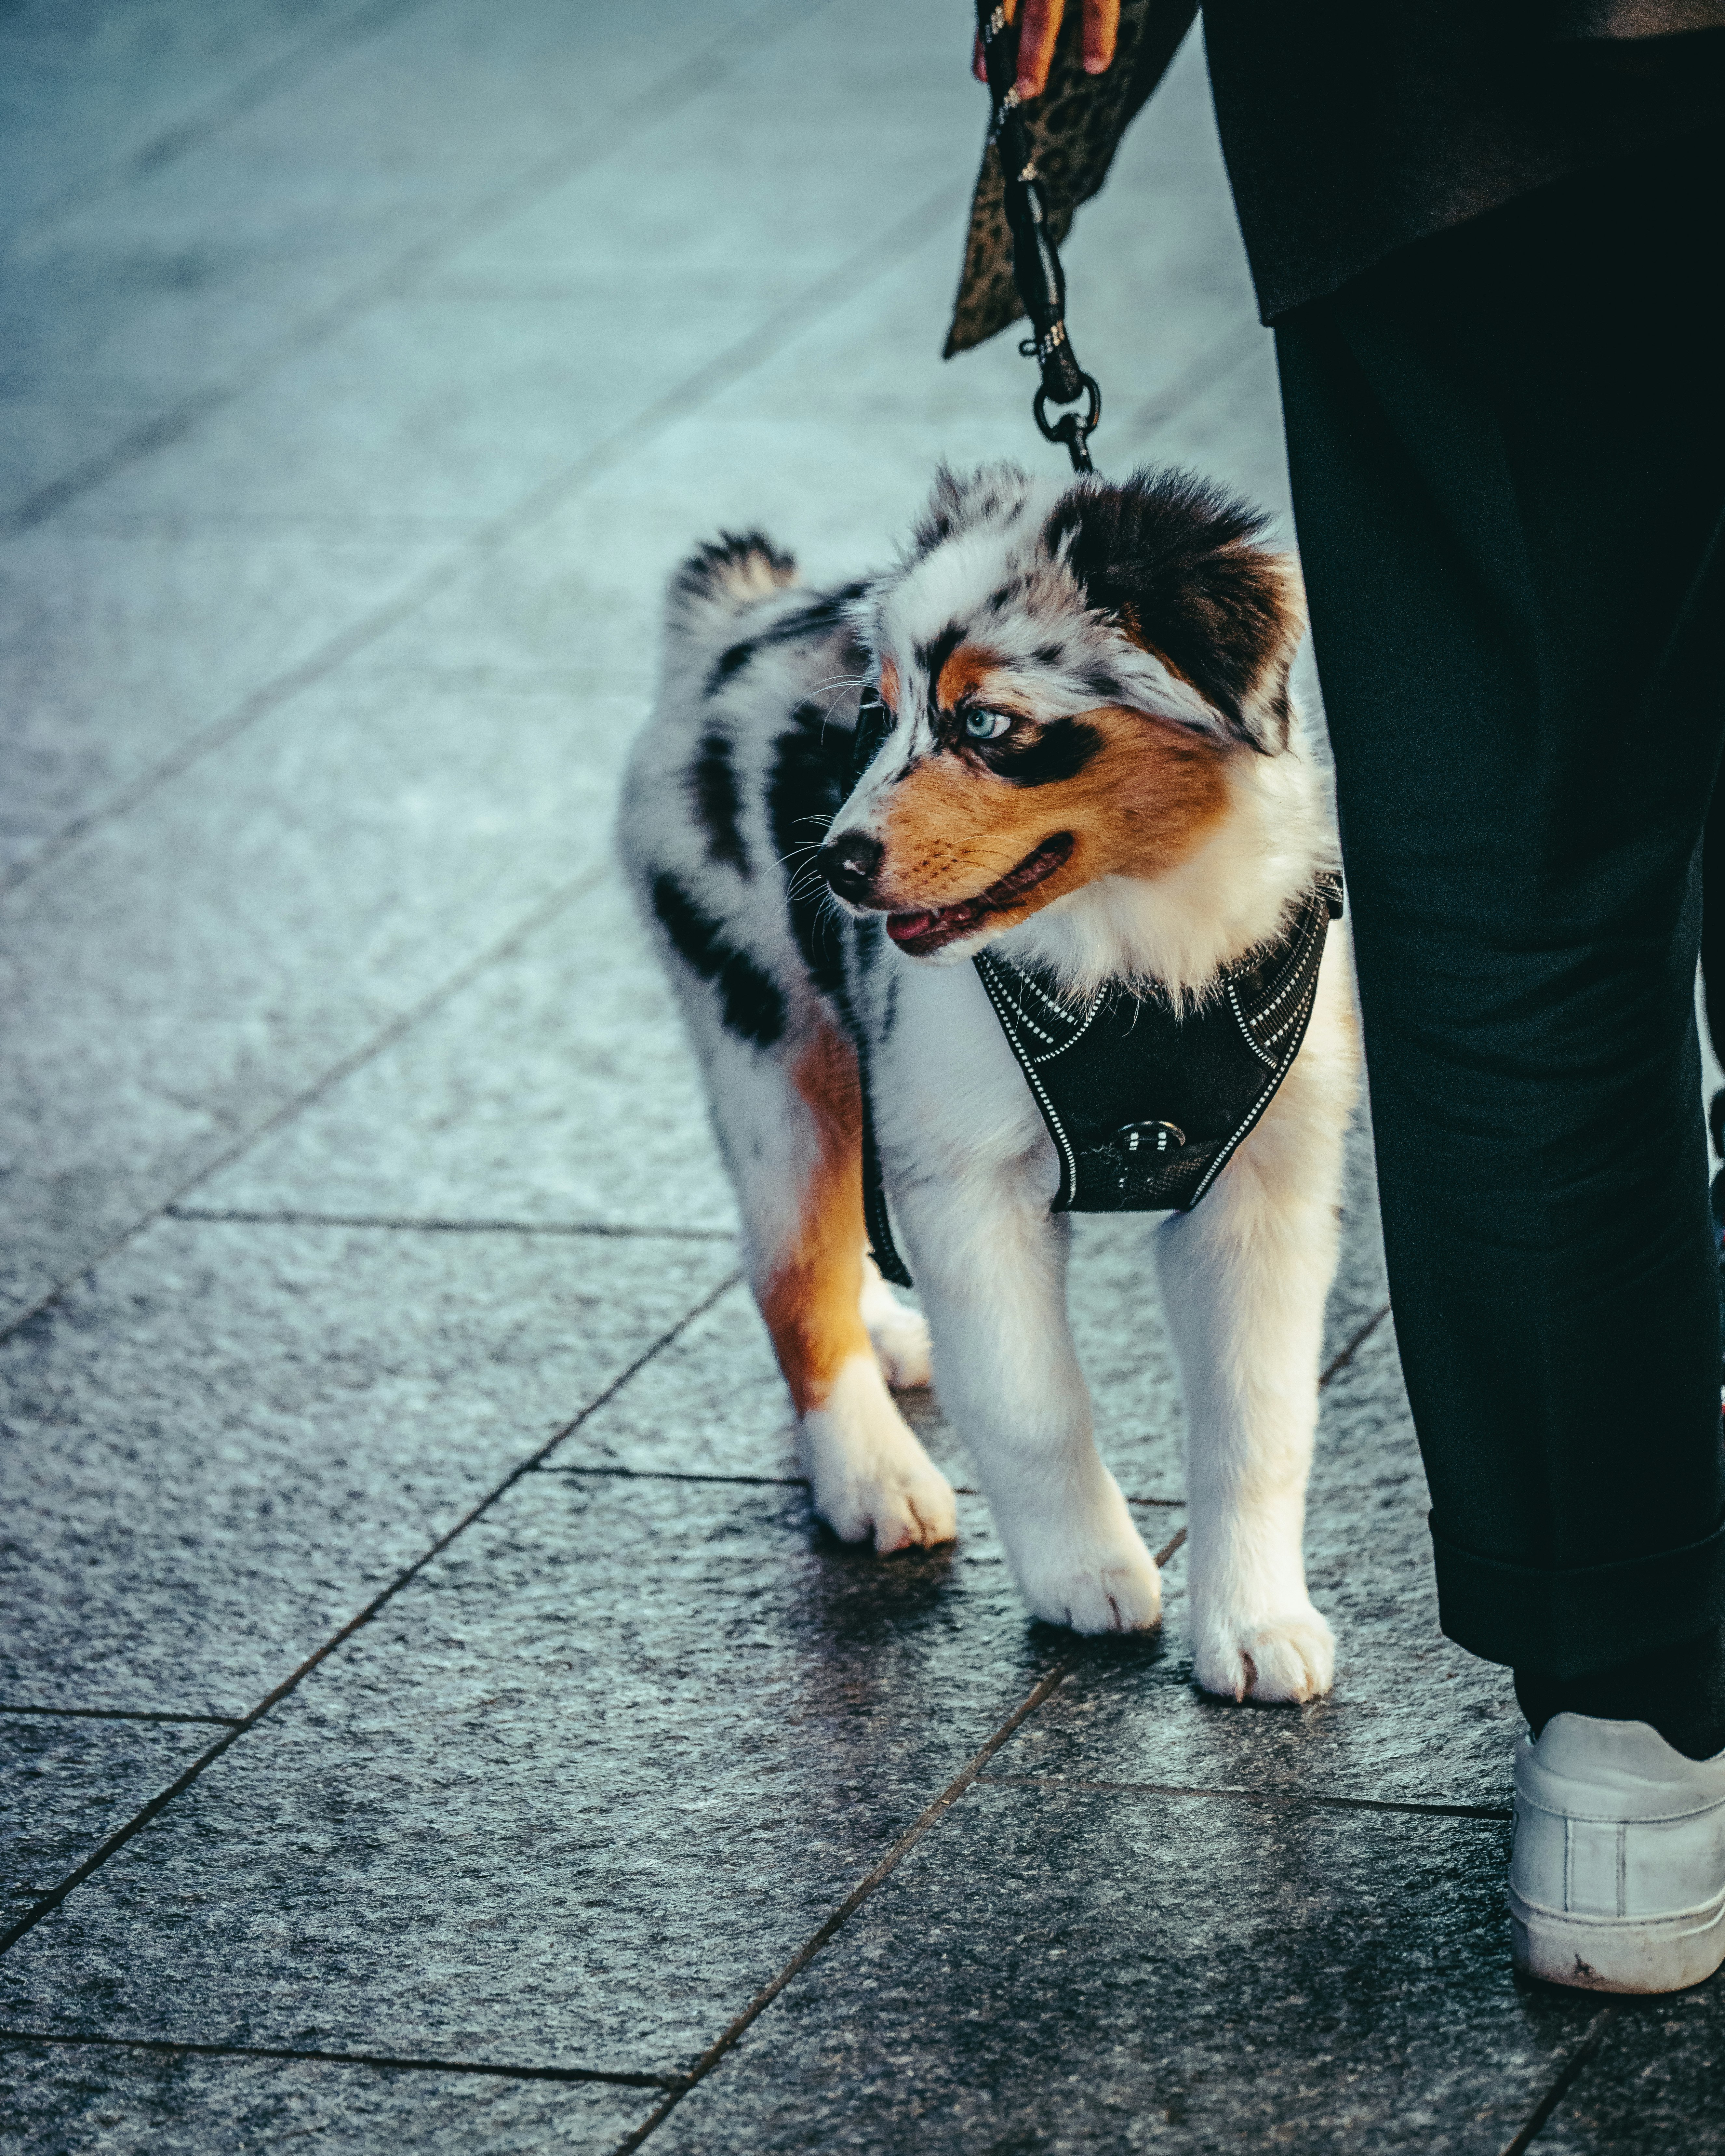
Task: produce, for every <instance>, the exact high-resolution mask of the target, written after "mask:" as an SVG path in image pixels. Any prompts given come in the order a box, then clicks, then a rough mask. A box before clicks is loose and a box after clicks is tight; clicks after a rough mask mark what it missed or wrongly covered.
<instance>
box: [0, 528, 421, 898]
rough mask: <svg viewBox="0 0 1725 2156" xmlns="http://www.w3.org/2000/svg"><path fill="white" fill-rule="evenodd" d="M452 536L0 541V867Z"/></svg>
mask: <svg viewBox="0 0 1725 2156" xmlns="http://www.w3.org/2000/svg"><path fill="white" fill-rule="evenodd" d="M448 543H449V542H448V538H447V536H443V537H439V536H434V535H428V534H427V533H425V532H423V531H419V532H416V531H411V530H408V531H401V530H397V531H393V532H391V533H389V534H388V536H382V537H377V536H373V537H372V538H369V539H367V538H363V537H359V536H355V535H354V534H352V532H345V531H342V530H341V528H340V527H339V526H336V525H335V524H333V523H331V525H330V526H326V528H323V529H321V530H317V529H311V530H292V529H284V530H277V531H265V532H249V533H247V534H245V535H244V536H236V535H235V534H234V532H232V531H228V532H227V533H225V534H222V535H218V534H215V533H212V532H208V531H205V532H203V533H201V534H189V533H174V532H172V531H155V532H147V533H145V532H136V533H130V534H120V533H115V532H77V533H74V532H68V531H60V530H57V529H45V530H40V531H34V532H32V533H30V534H29V535H28V536H27V537H25V538H23V539H19V540H16V541H14V542H13V543H12V544H11V545H10V546H8V547H4V548H0V624H4V626H3V628H0V698H3V699H4V702H5V706H6V709H7V712H8V726H7V734H8V784H7V789H6V797H5V801H4V804H3V806H0V875H4V874H6V873H8V872H9V871H10V872H16V871H18V870H22V869H23V868H25V867H26V866H27V865H28V864H30V863H31V862H32V861H33V860H35V859H36V858H37V857H38V855H39V853H40V850H41V849H42V848H43V847H44V845H45V844H48V843H49V842H50V841H52V840H53V839H54V838H55V837H56V836H58V835H59V834H60V833H62V832H63V831H64V829H66V827H67V826H68V825H69V824H72V823H74V821H76V820H79V819H83V818H85V817H86V816H88V815H90V814H93V813H96V812H100V810H101V809H102V808H104V807H105V806H106V805H107V804H110V803H113V802H114V800H115V798H116V795H118V794H119V793H120V792H121V789H123V788H126V787H128V786H130V785H131V784H133V783H136V781H138V780H139V779H141V778H144V777H146V775H147V774H148V773H150V772H151V770H152V769H153V768H154V767H156V766H157V765H158V764H159V763H160V762H161V760H162V758H163V757H167V756H169V755H171V754H172V753H173V752H176V751H178V750H182V749H183V748H184V747H186V746H187V744H188V743H190V742H193V740H195V738H196V737H198V735H199V734H200V733H201V732H202V731H203V730H204V729H206V728H208V727H209V726H213V725H215V724H217V723H218V722H219V721H223V720H224V719H227V718H228V717H229V716H231V715H233V714H234V712H235V711H238V710H239V707H240V706H242V705H243V704H244V701H245V699H246V698H247V697H249V696H251V695H252V694H254V692H255V691H257V690H260V689H262V688H264V686H265V685H267V684H269V683H270V682H272V681H274V680H276V679H277V678H278V677H279V676H280V675H282V674H284V673H285V672H286V671H288V670H291V669H293V668H295V667H296V666H298V665H303V664H304V663H305V661H306V660H309V659H311V657H312V656H313V654H316V653H317V652H318V651H320V650H321V649H322V648H323V647H324V646H325V645H326V644H327V643H328V641H329V639H331V637H333V636H335V635H336V634H338V632H339V631H341V629H344V628H345V627H346V626H347V624H348V623H349V622H350V621H351V620H352V619H353V618H354V616H355V614H356V613H359V612H363V611H364V610H365V609H366V608H370V607H375V606H380V605H387V604H388V603H389V602H390V600H391V599H393V598H395V597H396V596H397V595H398V593H400V592H401V591H402V590H403V589H404V588H406V587H407V586H408V584H409V583H412V582H413V579H414V578H416V577H418V575H419V574H420V573H421V572H423V571H424V569H425V568H426V567H429V565H430V563H431V562H434V561H435V560H437V559H439V557H441V556H442V554H443V553H444V552H445V551H446V549H447V547H448ZM212 621H219V622H220V624H222V633H221V634H220V635H219V636H214V637H213V636H211V635H210V634H209V625H210V624H211V622H212Z"/></svg>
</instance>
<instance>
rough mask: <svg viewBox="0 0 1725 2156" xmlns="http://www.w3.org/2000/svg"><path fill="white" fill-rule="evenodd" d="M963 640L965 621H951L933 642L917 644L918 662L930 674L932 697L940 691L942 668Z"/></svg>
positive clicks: (929, 683)
mask: <svg viewBox="0 0 1725 2156" xmlns="http://www.w3.org/2000/svg"><path fill="white" fill-rule="evenodd" d="M963 641H964V624H963V622H960V621H949V622H948V623H947V625H946V627H945V628H944V629H942V631H941V633H940V634H939V635H938V636H937V637H936V638H935V639H934V640H933V641H932V643H930V644H918V645H917V646H916V664H917V665H919V666H920V667H921V668H922V670H923V672H924V673H925V674H926V675H927V676H928V687H929V693H930V696H931V697H932V696H934V695H936V694H937V693H938V688H939V683H940V678H941V673H942V669H943V668H944V667H945V665H946V663H947V660H949V659H950V658H951V657H952V654H953V653H954V652H955V651H956V650H957V649H958V647H959V645H960V644H963Z"/></svg>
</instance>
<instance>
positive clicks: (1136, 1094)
mask: <svg viewBox="0 0 1725 2156" xmlns="http://www.w3.org/2000/svg"><path fill="white" fill-rule="evenodd" d="M1342 902H1343V890H1342V879H1341V877H1340V876H1339V875H1335V874H1334V873H1332V872H1331V871H1329V870H1326V871H1324V872H1323V873H1322V874H1320V875H1317V876H1316V877H1315V878H1314V879H1313V884H1312V890H1311V891H1310V892H1309V893H1308V894H1307V898H1306V901H1305V902H1304V904H1303V905H1302V906H1301V908H1300V911H1299V913H1298V915H1297V916H1296V918H1295V920H1294V921H1293V923H1292V924H1291V927H1289V929H1288V931H1287V932H1286V934H1285V935H1283V936H1282V937H1280V938H1279V939H1278V940H1277V942H1276V943H1275V944H1273V945H1272V946H1271V947H1269V948H1268V949H1267V950H1262V951H1260V952H1256V953H1255V954H1253V955H1251V956H1250V957H1249V959H1248V961H1247V962H1245V963H1243V964H1241V965H1239V966H1236V967H1235V968H1231V969H1230V971H1229V973H1226V974H1225V975H1224V978H1223V980H1222V983H1221V984H1220V993H1219V994H1218V995H1217V996H1216V997H1214V998H1213V999H1212V1000H1211V1001H1210V1002H1209V1004H1206V1005H1205V1007H1204V1009H1202V1010H1200V1011H1199V1012H1196V1013H1194V1014H1189V1016H1187V1017H1185V1018H1183V1019H1181V1018H1177V1017H1176V1016H1175V1015H1174V1014H1173V1012H1172V1011H1171V1010H1170V1009H1168V1006H1167V1004H1165V1003H1164V1002H1163V1001H1162V999H1161V998H1159V997H1157V996H1155V995H1154V994H1151V995H1142V994H1140V993H1138V992H1137V990H1136V989H1135V988H1132V987H1131V986H1130V985H1129V984H1127V983H1123V982H1114V983H1109V984H1107V985H1106V986H1105V987H1104V988H1101V990H1099V991H1098V992H1097V993H1096V995H1095V996H1094V997H1093V998H1091V1001H1090V1002H1089V1004H1087V1005H1086V1007H1085V1008H1084V1009H1073V1008H1072V1007H1071V1006H1070V1004H1065V1003H1063V1002H1062V1001H1061V1000H1060V998H1059V997H1058V996H1056V995H1055V993H1053V992H1052V989H1051V988H1050V987H1045V985H1044V984H1043V983H1041V982H1040V981H1039V980H1038V979H1037V978H1036V976H1035V975H1034V973H1029V972H1028V971H1026V970H1025V969H1024V968H1022V967H1019V966H1015V965H1014V964H1013V963H1012V962H1010V961H1009V960H1008V959H1004V958H1002V957H999V956H998V955H997V954H996V953H994V952H988V951H983V952H978V955H977V957H976V958H975V960H974V961H973V963H974V964H975V967H976V969H977V973H978V977H979V978H980V979H981V981H982V983H983V988H984V989H985V990H986V991H987V993H988V1000H989V1002H990V1003H991V1004H993V1009H994V1014H995V1016H996V1017H997V1018H998V1019H999V1021H1000V1029H1001V1031H1002V1032H1003V1033H1004V1034H1005V1036H1006V1040H1007V1045H1009V1047H1010V1049H1011V1050H1012V1052H1013V1055H1014V1058H1015V1059H1016V1060H1017V1062H1018V1065H1019V1069H1020V1070H1022V1071H1023V1073H1024V1081H1025V1083H1026V1084H1027V1085H1028V1086H1029V1089H1030V1094H1031V1097H1032V1098H1033V1099H1034V1101H1035V1103H1036V1106H1037V1108H1038V1110H1039V1111H1040V1114H1041V1116H1042V1119H1043V1122H1045V1124H1046V1125H1047V1127H1048V1132H1049V1136H1050V1138H1052V1140H1053V1141H1054V1147H1055V1157H1056V1158H1057V1160H1058V1162H1059V1164H1060V1187H1059V1188H1058V1190H1057V1191H1056V1193H1055V1198H1054V1200H1053V1204H1052V1205H1051V1206H1050V1210H1051V1211H1053V1212H1056V1213H1065V1212H1081V1213H1113V1212H1132V1213H1146V1212H1159V1213H1165V1212H1183V1213H1189V1212H1190V1211H1191V1210H1192V1209H1193V1207H1194V1206H1195V1205H1196V1204H1198V1203H1199V1200H1200V1199H1202V1198H1203V1197H1204V1195H1205V1193H1207V1192H1208V1191H1209V1190H1210V1189H1211V1188H1213V1187H1214V1183H1215V1181H1216V1178H1217V1177H1218V1176H1219V1175H1220V1173H1222V1170H1223V1169H1224V1168H1225V1167H1226V1166H1227V1165H1228V1163H1229V1162H1230V1160H1231V1159H1232V1158H1234V1155H1235V1152H1236V1151H1237V1150H1238V1149H1239V1147H1240V1146H1241V1145H1242V1144H1243V1143H1244V1142H1245V1139H1246V1138H1247V1137H1249V1136H1250V1133H1251V1132H1252V1131H1253V1130H1254V1129H1255V1127H1256V1126H1257V1124H1258V1122H1259V1121H1260V1118H1261V1117H1262V1116H1263V1115H1264V1113H1265V1111H1266V1109H1267V1108H1268V1107H1269V1106H1270V1103H1271V1101H1273V1100H1274V1099H1275V1097H1276V1093H1277V1091H1278V1090H1279V1089H1280V1087H1281V1082H1282V1081H1283V1080H1284V1079H1285V1078H1286V1075H1287V1074H1288V1072H1289V1071H1290V1070H1291V1069H1292V1067H1293V1063H1294V1059H1295V1057H1296V1055H1298V1054H1299V1052H1300V1048H1301V1044H1302V1043H1303V1041H1304V1040H1305V1038H1306V1032H1307V1026H1308V1025H1309V1024H1310V1023H1311V1019H1312V1008H1313V1005H1314V1004H1315V1003H1316V1000H1317V981H1318V973H1319V969H1320V968H1321V967H1322V963H1323V954H1324V947H1325V943H1326V942H1327V936H1328V931H1329V925H1330V922H1331V921H1332V920H1335V919H1337V918H1338V917H1339V916H1340V914H1341V911H1342ZM858 1060H859V1065H860V1070H861V1073H862V1089H863V1126H862V1164H863V1218H864V1221H865V1224H866V1226H867V1229H868V1233H869V1240H870V1244H871V1245H872V1248H873V1253H874V1259H875V1264H876V1265H878V1266H879V1267H880V1271H881V1273H882V1275H883V1276H885V1277H886V1279H887V1280H890V1281H893V1282H895V1283H896V1285H897V1286H900V1287H909V1286H910V1285H911V1277H910V1274H909V1271H908V1270H907V1269H906V1265H905V1262H904V1260H903V1258H902V1257H901V1255H900V1254H899V1250H898V1247H897V1245H896V1243H895V1242H894V1240H893V1236H892V1223H891V1218H890V1216H889V1214H888V1211H887V1204H886V1185H885V1182H884V1179H883V1177H882V1173H881V1168H880V1153H879V1150H878V1148H877V1147H876V1144H875V1129H874V1117H873V1109H872V1103H871V1101H870V1087H869V1082H868V1065H867V1061H866V1058H865V1055H864V1051H863V1049H862V1046H861V1044H860V1043H859V1045H858Z"/></svg>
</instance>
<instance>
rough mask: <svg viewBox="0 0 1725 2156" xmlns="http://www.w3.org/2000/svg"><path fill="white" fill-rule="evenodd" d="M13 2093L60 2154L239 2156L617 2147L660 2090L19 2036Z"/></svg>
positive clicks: (4, 2078) (443, 2154)
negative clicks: (272, 2151)
mask: <svg viewBox="0 0 1725 2156" xmlns="http://www.w3.org/2000/svg"><path fill="white" fill-rule="evenodd" d="M0 2097H3V2098H4V2101H5V2104H6V2107H7V2112H8V2117H10V2119H11V2120H12V2122H13V2129H14V2130H15V2131H16V2132H18V2133H19V2135H20V2137H21V2142H20V2145H22V2146H28V2147H31V2148H43V2149H49V2148H51V2149H53V2150H54V2153H55V2156H85V2152H86V2151H87V2152H89V2156H121V2152H122V2151H124V2152H126V2156H131V2152H134V2151H136V2150H139V2149H143V2148H148V2149H150V2150H151V2152H152V2156H153V2152H156V2151H160V2152H161V2156H233V2152H234V2151H236V2150H240V2149H253V2148H275V2147H277V2146H278V2145H280V2143H284V2142H291V2141H297V2140H300V2139H301V2138H304V2139H305V2140H308V2141H312V2142H314V2143H315V2145H316V2148H318V2149H319V2150H320V2151H322V2150H329V2151H331V2152H339V2156H375V2152H376V2151H377V2150H378V2149H380V2148H410V2149H412V2150H413V2152H414V2156H422V2152H424V2156H469V2152H470V2151H471V2150H473V2149H475V2148H484V2149H485V2150H486V2151H487V2152H488V2156H489V2152H493V2151H495V2152H498V2156H534V2152H537V2151H538V2150H540V2149H569V2150H572V2151H576V2152H578V2156H588V2152H597V2151H599V2150H609V2149H612V2148H615V2147H616V2145H617V2143H619V2141H620V2140H621V2139H622V2138H623V2137H624V2134H625V2133H627V2132H628V2131H629V2128H631V2127H632V2126H634V2125H635V2124H636V2123H638V2122H639V2120H640V2119H641V2118H642V2117H644V2116H645V2115H646V2112H648V2110H649V2109H650V2107H651V2104H652V2098H651V2097H650V2095H649V2094H647V2093H645V2092H642V2091H641V2090H639V2089H627V2088H615V2087H608V2086H606V2085H605V2084H604V2083H603V2082H600V2083H594V2082H533V2081H525V2082H524V2081H511V2080H508V2079H505V2078H503V2077H501V2076H496V2075H490V2074H449V2073H436V2072H424V2071H420V2072H411V2071H408V2072H403V2071H390V2070H388V2068H380V2067H373V2066H329V2065H324V2064H320V2063H318V2062H317V2061H308V2060H283V2059H245V2058H216V2059H210V2058H200V2057H198V2056H195V2055H193V2056H188V2055H187V2054H186V2053H185V2052H167V2053H162V2052H151V2051H136V2050H127V2049H126V2048H125V2047H124V2046H115V2045H105V2044H100V2045H99V2044H88V2045H65V2044H62V2045H54V2044H16V2043H13V2044H8V2043H7V2042H5V2041H4V2040H3V2038H0Z"/></svg>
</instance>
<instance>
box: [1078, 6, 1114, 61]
mask: <svg viewBox="0 0 1725 2156" xmlns="http://www.w3.org/2000/svg"><path fill="white" fill-rule="evenodd" d="M1119 34H1120V0H1084V71H1085V73H1086V74H1104V73H1106V70H1107V69H1108V68H1109V67H1110V65H1111V64H1112V62H1113V59H1114V44H1115V40H1116V38H1118V36H1119Z"/></svg>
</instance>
